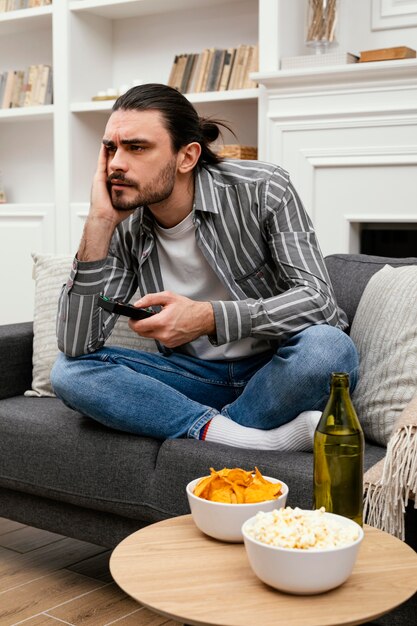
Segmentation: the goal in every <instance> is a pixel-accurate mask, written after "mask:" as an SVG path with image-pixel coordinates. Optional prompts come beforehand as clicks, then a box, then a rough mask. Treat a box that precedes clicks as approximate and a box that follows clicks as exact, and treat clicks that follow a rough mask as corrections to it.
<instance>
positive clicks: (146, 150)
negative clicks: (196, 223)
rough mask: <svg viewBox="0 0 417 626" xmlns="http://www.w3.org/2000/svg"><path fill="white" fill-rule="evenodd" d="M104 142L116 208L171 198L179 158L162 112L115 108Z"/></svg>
mask: <svg viewBox="0 0 417 626" xmlns="http://www.w3.org/2000/svg"><path fill="white" fill-rule="evenodd" d="M103 144H104V145H105V146H106V148H107V157H108V158H107V176H108V179H107V181H108V184H109V189H110V193H111V199H112V203H113V206H114V208H115V209H117V210H118V211H130V210H132V209H135V208H136V207H138V206H141V205H144V204H146V205H150V204H156V203H159V202H163V201H164V200H166V199H167V198H169V196H170V195H171V193H172V191H173V189H174V185H175V180H176V174H177V160H176V155H175V154H174V153H173V151H172V146H171V139H170V136H169V133H168V131H167V130H166V129H165V127H164V125H163V120H162V117H161V114H160V113H159V112H158V111H131V110H129V111H123V110H118V111H115V112H114V113H112V115H111V117H110V119H109V121H108V123H107V126H106V130H105V132H104V138H103Z"/></svg>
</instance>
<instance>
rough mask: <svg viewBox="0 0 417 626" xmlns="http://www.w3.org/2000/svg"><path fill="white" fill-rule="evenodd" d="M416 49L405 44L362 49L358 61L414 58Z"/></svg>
mask: <svg viewBox="0 0 417 626" xmlns="http://www.w3.org/2000/svg"><path fill="white" fill-rule="evenodd" d="M415 58H416V51H415V50H413V48H407V46H397V47H395V48H378V49H376V50H363V51H362V52H361V53H360V59H359V62H360V63H369V62H370V61H395V60H400V59H415Z"/></svg>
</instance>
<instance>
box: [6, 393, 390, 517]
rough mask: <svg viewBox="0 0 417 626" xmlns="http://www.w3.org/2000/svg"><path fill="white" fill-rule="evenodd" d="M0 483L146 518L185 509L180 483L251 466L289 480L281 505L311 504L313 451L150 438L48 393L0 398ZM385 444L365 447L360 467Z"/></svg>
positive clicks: (374, 458) (373, 459)
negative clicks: (122, 429)
mask: <svg viewBox="0 0 417 626" xmlns="http://www.w3.org/2000/svg"><path fill="white" fill-rule="evenodd" d="M0 424H1V437H0V486H1V487H3V488H5V489H14V490H16V491H20V492H24V493H28V494H34V495H38V496H42V497H43V498H49V499H51V500H58V501H62V502H66V503H68V504H72V505H76V506H80V507H85V508H90V509H94V510H98V511H103V512H107V513H113V514H116V515H120V516H124V517H128V518H133V519H140V520H142V521H144V522H154V521H158V520H160V519H164V518H167V517H171V516H173V515H181V514H184V513H188V512H189V508H188V504H187V499H186V495H185V486H186V484H187V482H188V481H190V480H192V479H193V478H197V477H198V476H203V475H205V474H208V473H209V468H210V467H215V468H216V469H221V468H222V467H225V466H229V467H232V466H238V467H243V468H245V469H250V468H253V467H254V466H255V465H257V466H258V467H259V469H260V471H261V472H263V473H264V474H266V475H267V476H276V477H277V478H281V479H282V480H283V481H284V482H285V483H287V484H288V485H289V488H290V493H289V500H288V503H289V505H292V506H295V505H297V506H301V507H306V508H311V505H312V501H311V498H312V463H313V456H312V454H311V453H307V452H288V453H277V452H274V451H259V450H244V449H240V448H231V447H229V446H224V445H220V444H214V443H209V442H206V441H197V440H194V439H173V440H167V441H164V442H158V441H156V440H154V439H147V438H144V437H138V436H136V435H130V434H128V433H123V432H119V431H116V430H111V429H109V428H106V427H104V426H101V425H100V424H98V423H97V422H95V421H94V420H90V419H88V418H86V417H83V416H82V415H81V414H80V413H77V412H75V411H72V410H71V409H68V408H66V407H65V406H64V405H63V404H62V403H61V402H60V401H59V400H58V399H56V398H27V397H26V398H25V397H23V396H20V397H16V398H12V399H11V398H10V399H5V400H2V401H1V402H0ZM384 453H385V449H384V448H381V447H378V446H371V447H368V448H367V452H366V467H370V466H371V465H373V464H374V463H376V462H377V461H378V460H379V459H380V458H382V456H383V454H384Z"/></svg>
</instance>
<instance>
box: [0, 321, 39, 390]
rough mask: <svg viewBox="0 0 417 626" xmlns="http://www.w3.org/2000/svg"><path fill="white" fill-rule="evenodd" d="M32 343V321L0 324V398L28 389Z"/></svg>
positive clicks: (30, 382)
mask: <svg viewBox="0 0 417 626" xmlns="http://www.w3.org/2000/svg"><path fill="white" fill-rule="evenodd" d="M32 344H33V324H32V322H23V323H20V324H6V325H3V326H0V399H1V398H10V397H11V396H19V395H21V394H22V393H24V392H25V391H26V390H27V389H30V387H31V385H32Z"/></svg>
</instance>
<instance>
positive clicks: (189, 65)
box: [167, 44, 258, 93]
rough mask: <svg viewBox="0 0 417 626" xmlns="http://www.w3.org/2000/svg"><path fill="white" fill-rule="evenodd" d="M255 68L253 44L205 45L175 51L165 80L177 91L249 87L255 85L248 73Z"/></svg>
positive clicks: (254, 48) (255, 60) (255, 47)
mask: <svg viewBox="0 0 417 626" xmlns="http://www.w3.org/2000/svg"><path fill="white" fill-rule="evenodd" d="M257 69H258V46H257V45H245V44H242V45H241V46H238V47H237V48H205V49H204V50H202V51H201V52H200V53H182V54H176V55H175V57H174V60H173V63H172V66H171V69H170V72H169V76H168V82H167V84H168V85H169V86H170V87H173V88H174V89H178V91H180V92H181V93H199V92H207V91H225V90H227V89H250V88H252V87H256V86H257V83H256V82H255V81H253V80H251V79H250V76H249V75H250V73H251V72H256V71H257Z"/></svg>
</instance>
